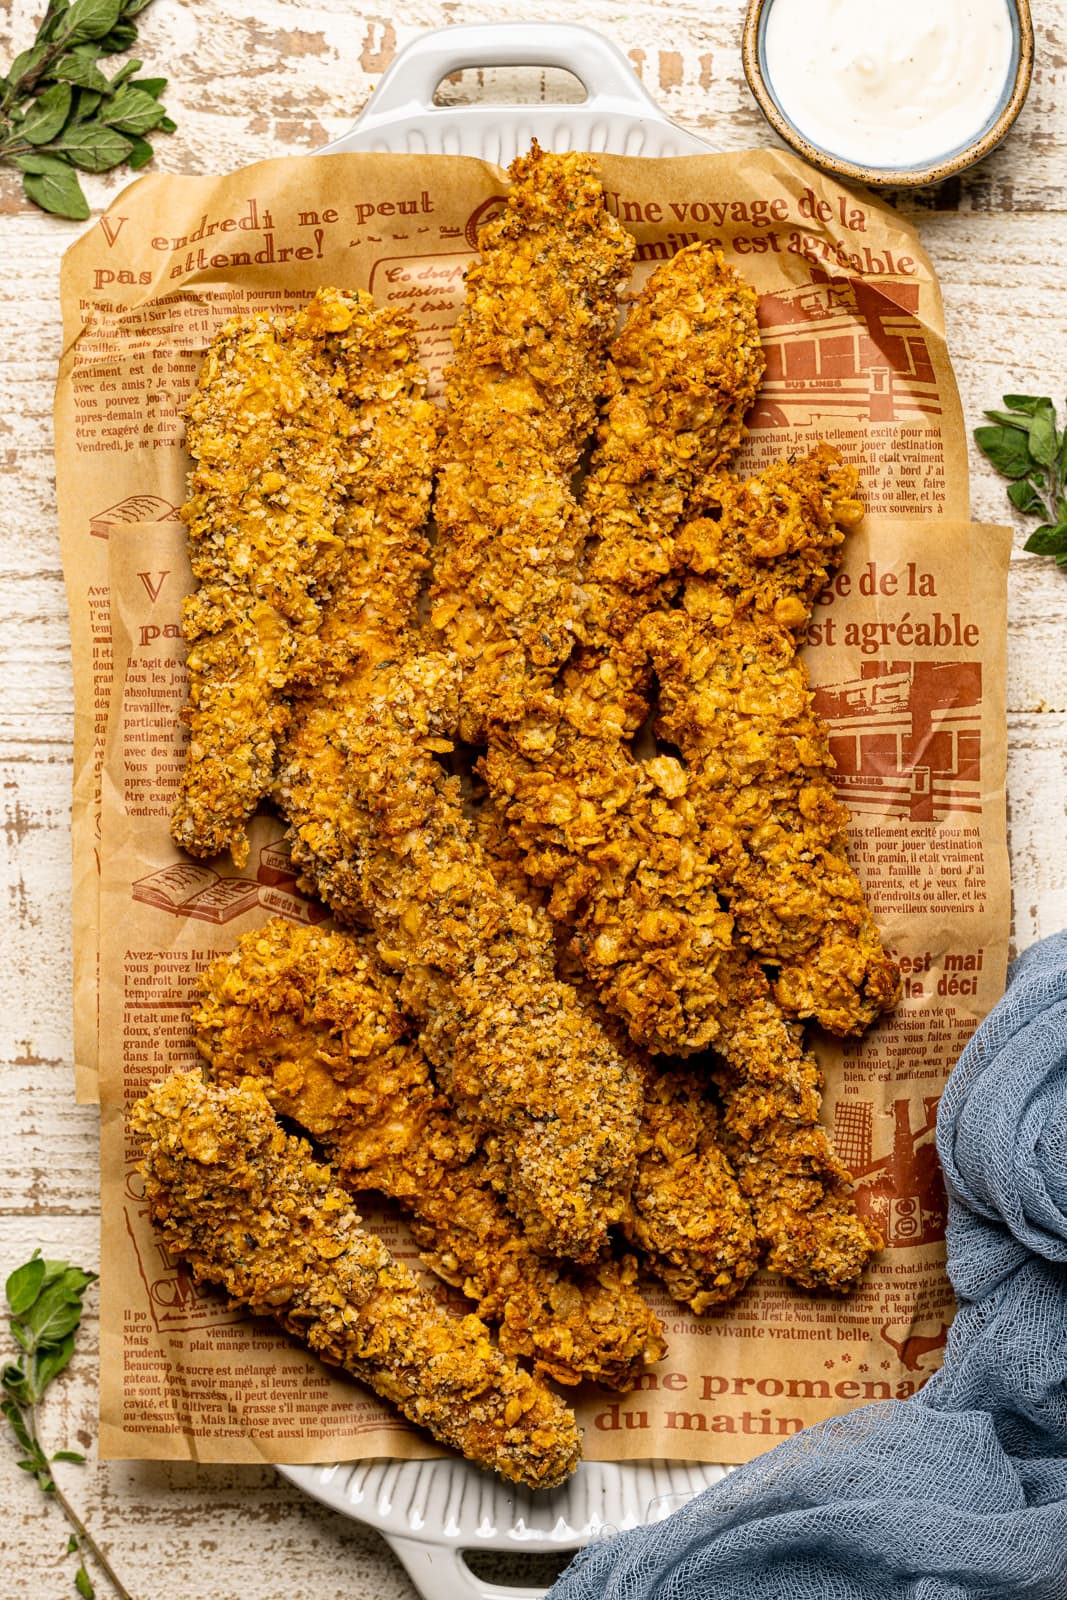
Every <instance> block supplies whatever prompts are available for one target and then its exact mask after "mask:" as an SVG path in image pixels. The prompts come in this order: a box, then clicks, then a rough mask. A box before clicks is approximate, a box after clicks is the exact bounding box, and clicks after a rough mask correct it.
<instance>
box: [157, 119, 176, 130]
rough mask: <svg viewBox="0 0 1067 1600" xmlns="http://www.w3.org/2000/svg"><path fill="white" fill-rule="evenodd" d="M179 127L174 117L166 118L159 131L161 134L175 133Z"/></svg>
mask: <svg viewBox="0 0 1067 1600" xmlns="http://www.w3.org/2000/svg"><path fill="white" fill-rule="evenodd" d="M177 126H178V124H177V123H176V122H175V120H174V118H173V117H164V118H163V121H162V122H161V123H160V124H159V127H158V130H157V131H158V132H159V133H173V132H174V130H175V128H176V127H177Z"/></svg>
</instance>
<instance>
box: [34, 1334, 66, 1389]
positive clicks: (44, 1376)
mask: <svg viewBox="0 0 1067 1600" xmlns="http://www.w3.org/2000/svg"><path fill="white" fill-rule="evenodd" d="M73 1354H74V1334H73V1332H71V1333H68V1334H67V1336H66V1338H64V1339H62V1340H61V1341H60V1342H59V1344H57V1345H49V1346H48V1347H47V1348H46V1349H44V1350H41V1351H39V1352H38V1354H37V1356H36V1358H35V1360H34V1385H35V1387H36V1389H37V1393H38V1394H43V1393H44V1391H45V1390H46V1389H47V1388H48V1385H49V1384H50V1383H51V1382H52V1379H53V1378H58V1376H59V1374H60V1373H61V1372H62V1371H63V1369H64V1368H65V1367H67V1366H69V1364H70V1358H71V1356H72V1355H73Z"/></svg>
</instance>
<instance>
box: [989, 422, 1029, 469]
mask: <svg viewBox="0 0 1067 1600" xmlns="http://www.w3.org/2000/svg"><path fill="white" fill-rule="evenodd" d="M974 440H975V443H976V444H977V446H978V448H979V450H981V451H982V452H983V454H984V455H986V456H988V457H989V460H990V461H991V462H992V464H993V466H994V467H996V469H997V471H998V472H1000V473H1002V474H1003V475H1004V477H1005V478H1025V476H1026V474H1027V473H1028V472H1032V471H1033V467H1034V462H1033V459H1032V457H1031V455H1030V449H1029V440H1028V439H1027V436H1026V434H1025V433H1020V432H1019V430H1018V429H1017V428H1003V427H995V428H975V430H974Z"/></svg>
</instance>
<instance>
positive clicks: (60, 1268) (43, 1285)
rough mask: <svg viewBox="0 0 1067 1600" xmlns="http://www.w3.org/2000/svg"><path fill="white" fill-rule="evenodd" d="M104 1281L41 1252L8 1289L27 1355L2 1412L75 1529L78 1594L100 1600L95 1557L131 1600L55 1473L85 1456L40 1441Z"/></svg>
mask: <svg viewBox="0 0 1067 1600" xmlns="http://www.w3.org/2000/svg"><path fill="white" fill-rule="evenodd" d="M95 1277H96V1274H95V1273H93V1272H83V1270H82V1269H81V1267H72V1266H69V1265H68V1263H67V1262H66V1261H45V1260H43V1259H42V1257H41V1254H40V1251H38V1250H35V1251H34V1253H33V1255H32V1256H31V1258H30V1260H29V1261H27V1262H26V1263H25V1264H24V1265H23V1266H21V1267H18V1268H17V1269H16V1270H15V1271H14V1272H13V1273H12V1274H11V1276H10V1277H9V1278H8V1280H7V1284H6V1286H5V1288H6V1293H7V1303H8V1308H9V1310H10V1312H11V1316H10V1318H9V1321H8V1326H9V1328H10V1330H11V1337H12V1338H13V1339H14V1341H15V1343H16V1344H17V1345H18V1346H19V1349H20V1350H21V1352H22V1354H21V1355H20V1356H19V1358H18V1360H17V1361H12V1362H9V1363H8V1364H7V1365H6V1366H5V1367H4V1368H3V1371H2V1373H0V1388H2V1391H3V1400H2V1401H0V1412H2V1413H3V1415H4V1416H5V1417H6V1418H7V1420H8V1423H9V1424H10V1427H11V1431H12V1433H13V1434H14V1435H15V1440H16V1442H17V1444H18V1446H19V1448H20V1450H21V1451H22V1455H21V1457H20V1459H19V1466H20V1467H21V1468H22V1470H23V1472H29V1473H32V1474H33V1476H34V1477H35V1478H36V1479H37V1482H38V1483H39V1484H40V1486H41V1488H42V1489H43V1490H44V1492H45V1494H48V1495H52V1496H53V1497H54V1498H55V1500H56V1502H57V1504H58V1505H59V1506H60V1508H61V1509H62V1511H63V1515H64V1516H65V1517H66V1519H67V1521H68V1522H69V1523H70V1526H71V1529H72V1532H71V1535H70V1538H69V1539H68V1541H67V1553H68V1555H75V1554H76V1555H77V1557H78V1568H77V1571H76V1572H75V1574H74V1587H75V1589H76V1590H77V1592H78V1593H79V1594H80V1595H81V1596H82V1600H93V1597H94V1595H95V1593H96V1591H95V1590H94V1588H93V1585H92V1580H91V1579H90V1577H89V1573H88V1571H87V1570H86V1565H85V1553H86V1551H87V1550H88V1551H89V1552H91V1554H92V1556H93V1559H94V1560H95V1561H96V1562H98V1563H99V1566H100V1569H101V1571H103V1572H104V1573H106V1575H107V1577H108V1580H109V1582H110V1583H111V1585H112V1587H113V1589H114V1591H115V1593H116V1594H117V1595H118V1596H119V1600H130V1595H129V1593H128V1591H127V1590H126V1589H124V1588H123V1586H122V1584H121V1583H120V1581H119V1579H118V1578H117V1577H116V1576H115V1573H114V1572H113V1571H112V1568H111V1565H110V1563H109V1562H108V1560H107V1557H106V1556H105V1555H104V1553H103V1552H102V1550H101V1549H100V1547H99V1546H98V1545H97V1543H96V1540H95V1539H94V1538H93V1537H92V1535H91V1534H90V1533H89V1531H88V1530H87V1528H86V1527H85V1524H84V1523H83V1522H82V1520H81V1518H80V1517H79V1516H78V1514H77V1512H76V1511H75V1510H74V1508H73V1507H72V1506H71V1504H70V1502H69V1500H68V1499H67V1498H66V1496H65V1495H64V1494H63V1492H62V1490H61V1489H60V1488H59V1486H58V1484H57V1483H56V1480H55V1477H54V1475H53V1472H52V1464H53V1462H55V1461H78V1462H81V1461H84V1460H85V1457H84V1456H83V1455H81V1454H80V1453H79V1452H78V1451H77V1450H57V1451H56V1452H55V1454H54V1455H51V1456H50V1455H48V1454H47V1452H46V1451H45V1448H44V1446H43V1445H42V1444H41V1441H40V1439H39V1437H38V1434H37V1407H38V1406H39V1405H40V1403H41V1400H42V1399H43V1398H44V1393H45V1390H46V1389H47V1388H48V1386H49V1384H50V1383H52V1381H53V1380H54V1379H55V1378H57V1377H58V1376H59V1374H60V1373H61V1372H62V1371H63V1370H64V1369H65V1368H66V1367H67V1366H68V1365H69V1363H70V1359H71V1356H72V1355H73V1354H74V1335H75V1334H76V1333H77V1331H78V1327H79V1324H80V1323H81V1316H82V1300H83V1298H84V1295H85V1291H86V1289H87V1288H88V1287H89V1285H90V1284H91V1283H92V1282H93V1281H94V1279H95Z"/></svg>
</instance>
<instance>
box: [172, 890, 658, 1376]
mask: <svg viewBox="0 0 1067 1600" xmlns="http://www.w3.org/2000/svg"><path fill="white" fill-rule="evenodd" d="M200 991H201V998H200V1000H199V1001H198V1003H197V1005H196V1006H195V1007H194V1010H193V1028H194V1033H195V1037H196V1042H197V1045H198V1047H199V1049H200V1051H201V1053H202V1054H203V1055H204V1057H205V1058H206V1059H207V1061H208V1062H209V1063H210V1066H211V1069H212V1075H213V1077H214V1079H215V1080H216V1081H218V1082H220V1083H224V1084H226V1083H232V1082H238V1081H240V1080H241V1079H242V1078H246V1077H251V1078H254V1079H255V1080H256V1081H257V1082H258V1083H260V1084H261V1086H262V1088H263V1091H264V1093H265V1094H266V1096H267V1098H268V1099H269V1101H270V1103H271V1105H272V1106H273V1107H274V1109H275V1111H277V1112H279V1113H280V1114H282V1115H284V1116H286V1117H289V1118H292V1119H293V1120H295V1121H296V1122H298V1123H299V1124H300V1126H301V1127H302V1128H303V1129H304V1130H305V1131H306V1132H308V1133H310V1134H312V1135H314V1137H315V1138H316V1139H317V1140H318V1142H319V1144H320V1145H321V1147H322V1149H323V1151H324V1152H325V1154H326V1155H327V1156H328V1157H329V1159H330V1161H331V1163H332V1164H333V1166H334V1167H335V1169H336V1171H337V1173H338V1176H339V1178H340V1180H341V1182H342V1183H344V1184H345V1185H346V1187H349V1188H352V1189H355V1190H366V1189H374V1190H377V1191H378V1192H380V1193H382V1194H386V1195H390V1196H392V1197H393V1198H395V1199H397V1200H398V1201H399V1202H400V1203H401V1205H402V1206H403V1207H404V1209H405V1211H407V1212H408V1214H409V1217H410V1222H411V1229H412V1233H413V1234H414V1236H415V1240H416V1242H417V1244H418V1245H419V1246H420V1249H421V1251H422V1256H423V1260H424V1261H425V1262H426V1263H427V1265H429V1266H431V1267H432V1268H433V1270H434V1271H435V1272H437V1273H438V1275H439V1276H440V1277H442V1278H444V1279H445V1280H446V1282H448V1283H451V1284H453V1285H455V1286H456V1287H457V1288H460V1289H462V1291H463V1292H464V1294H466V1295H468V1296H469V1297H470V1298H471V1299H472V1300H474V1301H475V1302H476V1306H477V1311H478V1314H479V1315H480V1316H481V1317H482V1318H484V1320H485V1321H487V1322H490V1323H493V1324H496V1325H498V1335H497V1337H498V1340H499V1343H500V1347H501V1349H502V1350H504V1351H506V1352H507V1353H508V1354H511V1355H524V1356H531V1357H533V1360H534V1371H535V1373H543V1374H546V1375H548V1376H550V1377H553V1378H555V1379H556V1380H557V1381H559V1382H562V1383H570V1384H573V1383H579V1382H581V1381H582V1380H583V1379H584V1378H590V1379H592V1380H594V1381H596V1382H600V1383H604V1384H607V1385H609V1386H610V1387H613V1388H619V1389H626V1388H629V1387H632V1385H633V1383H634V1382H635V1381H636V1379H637V1377H638V1375H639V1373H640V1372H641V1370H642V1369H643V1367H644V1365H645V1363H647V1362H654V1361H658V1360H659V1359H660V1357H661V1356H662V1355H663V1353H664V1349H665V1346H664V1343H663V1339H662V1329H661V1327H660V1324H659V1321H658V1319H657V1317H656V1315H655V1313H654V1312H653V1311H652V1310H651V1309H650V1308H649V1307H648V1306H647V1305H646V1304H645V1302H644V1301H643V1300H642V1298H641V1296H640V1294H639V1293H638V1291H637V1288H636V1285H635V1279H636V1262H635V1261H634V1260H633V1258H632V1257H627V1258H624V1259H623V1260H622V1261H621V1262H620V1261H614V1260H612V1259H611V1258H610V1257H606V1258H604V1259H603V1260H600V1261H598V1262H596V1263H595V1264H594V1265H592V1266H591V1267H589V1268H586V1269H582V1268H568V1267H567V1266H566V1265H564V1264H562V1263H559V1262H553V1261H549V1260H547V1259H546V1258H544V1257H542V1256H539V1255H537V1254H536V1252H535V1251H534V1250H532V1249H531V1247H530V1245H529V1243H528V1242H527V1240H526V1239H525V1238H524V1236H523V1234H522V1231H521V1229H520V1228H519V1226H518V1224H517V1223H516V1222H515V1221H514V1219H513V1218H512V1217H511V1216H510V1215H509V1214H508V1212H507V1211H506V1209H505V1208H504V1206H503V1205H502V1203H501V1201H500V1199H499V1197H498V1196H497V1194H496V1193H495V1191H494V1190H493V1188H492V1186H491V1184H490V1183H489V1180H488V1177H487V1174H486V1170H485V1161H484V1158H483V1157H482V1156H481V1153H480V1150H479V1147H478V1142H477V1139H476V1138H475V1136H474V1134H473V1132H472V1130H471V1128H470V1126H469V1124H463V1123H460V1122H459V1121H458V1120H457V1118H456V1116H455V1114H454V1112H453V1110H452V1108H451V1106H450V1105H449V1104H448V1102H447V1101H446V1100H445V1098H444V1096H443V1095H441V1094H440V1093H439V1092H438V1090H437V1088H436V1086H435V1084H434V1082H433V1078H432V1074H431V1072H430V1068H429V1064H428V1062H427V1061H426V1058H425V1056H424V1055H423V1054H422V1052H421V1050H419V1048H418V1046H417V1045H416V1044H415V1043H414V1041H413V1039H412V1037H411V1033H412V1029H411V1024H410V1023H409V1021H408V1019H407V1018H406V1017H405V1016H404V1015H403V1014H402V1013H401V1011H400V1010H399V1008H398V1006H397V1004H396V999H395V991H396V979H395V978H391V977H390V976H389V975H388V974H387V973H386V972H385V971H384V970H383V969H382V967H381V966H380V965H379V963H378V962H377V960H376V959H375V957H374V955H373V952H372V950H371V948H370V944H369V941H368V940H367V938H366V937H365V936H359V935H357V934H354V933H345V932H339V931H335V930H330V929H327V928H322V927H305V928H295V927H293V926H291V925H290V924H289V923H287V922H284V921H282V920H281V919H280V918H276V919H274V920H273V921H271V922H269V923H268V924H267V925H266V927H264V928H261V929H257V930H255V931H254V932H252V933H249V934H246V935H245V936H244V937H243V938H242V939H241V940H240V941H239V943H238V945H237V948H236V949H235V950H234V951H233V952H231V954H229V955H228V956H223V957H221V958H220V959H219V960H218V961H217V962H215V964H214V965H213V966H212V967H210V968H209V969H208V971H207V972H206V973H205V974H204V975H203V977H202V978H201V980H200Z"/></svg>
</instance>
